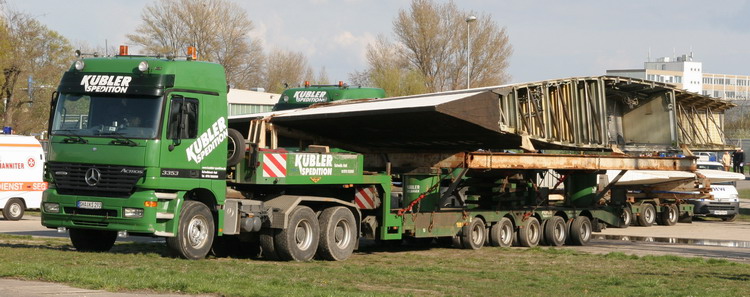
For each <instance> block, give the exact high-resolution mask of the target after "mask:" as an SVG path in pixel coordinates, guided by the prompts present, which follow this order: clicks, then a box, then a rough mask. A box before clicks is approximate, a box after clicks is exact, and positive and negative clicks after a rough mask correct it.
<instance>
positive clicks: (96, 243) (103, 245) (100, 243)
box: [68, 229, 117, 252]
mask: <svg viewBox="0 0 750 297" xmlns="http://www.w3.org/2000/svg"><path fill="white" fill-rule="evenodd" d="M68 232H69V235H70V242H72V243H73V246H74V247H75V248H76V250H78V251H79V252H106V251H109V249H111V248H112V246H113V245H114V244H115V240H117V232H116V231H106V230H89V229H70V230H69V231H68Z"/></svg>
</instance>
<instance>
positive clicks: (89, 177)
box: [83, 168, 102, 187]
mask: <svg viewBox="0 0 750 297" xmlns="http://www.w3.org/2000/svg"><path fill="white" fill-rule="evenodd" d="M101 178H102V173H101V171H99V169H96V168H89V170H86V175H85V176H84V177H83V179H84V180H85V181H86V184H88V185H89V186H92V187H93V186H96V184H97V183H99V180H100V179H101Z"/></svg>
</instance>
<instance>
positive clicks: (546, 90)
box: [230, 76, 735, 153]
mask: <svg viewBox="0 0 750 297" xmlns="http://www.w3.org/2000/svg"><path fill="white" fill-rule="evenodd" d="M734 106H735V105H734V104H732V103H729V102H726V101H722V100H719V99H714V98H711V97H707V96H703V95H700V94H696V93H690V92H687V91H685V90H682V89H677V88H675V87H674V86H673V85H670V84H665V83H659V82H653V81H646V80H640V79H633V78H624V77H613V76H597V77H574V78H565V79H555V80H547V81H540V82H533V83H521V84H510V85H502V86H496V87H486V88H476V89H469V90H461V91H451V92H442V93H434V94H423V95H415V96H406V97H394V98H385V99H363V100H351V101H339V102H335V103H332V104H322V105H316V106H312V107H310V108H306V109H300V110H291V111H281V112H272V113H267V114H265V115H263V116H265V117H266V122H267V123H268V124H269V127H273V129H274V130H275V132H278V134H279V135H282V136H290V137H294V138H302V139H307V140H308V141H311V142H313V143H322V144H326V145H332V146H336V147H340V148H344V149H349V150H353V151H357V152H362V153H399V152H403V153H408V152H439V151H444V152H458V151H499V150H505V149H518V148H520V147H522V146H524V147H526V146H527V144H529V143H530V144H531V145H532V146H533V148H534V149H547V150H549V149H554V150H596V151H608V150H612V149H615V150H617V149H619V150H623V151H631V152H645V151H649V152H653V151H678V150H681V147H682V146H686V147H688V148H689V149H692V150H727V149H731V148H732V147H730V146H728V145H727V144H725V142H724V135H723V132H722V131H723V118H724V112H725V111H726V110H727V109H729V108H732V107H734ZM258 117H259V116H258V115H249V116H239V117H232V118H230V125H235V126H236V127H247V123H248V122H249V121H250V120H253V119H258ZM243 130H246V128H245V129H243ZM243 132H244V131H243Z"/></svg>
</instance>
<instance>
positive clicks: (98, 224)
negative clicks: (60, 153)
mask: <svg viewBox="0 0 750 297" xmlns="http://www.w3.org/2000/svg"><path fill="white" fill-rule="evenodd" d="M175 200H178V199H175ZM78 201H92V202H101V205H102V207H101V209H84V208H78V207H77V202H78ZM153 201H158V199H157V197H156V194H155V192H154V191H153V190H147V191H136V192H135V193H133V195H131V196H130V197H129V198H110V197H93V196H81V195H62V194H59V193H58V192H57V190H56V189H48V190H47V191H45V192H44V195H43V197H42V206H41V212H42V225H43V226H45V227H48V228H58V227H66V228H83V229H96V230H111V231H128V233H133V234H144V235H148V234H154V233H156V232H173V230H171V229H173V228H174V226H172V225H173V224H171V221H172V219H173V217H170V218H169V219H157V212H162V213H171V211H169V209H170V208H171V209H175V208H174V207H175V205H174V203H176V202H172V201H159V202H158V203H157V206H156V207H146V206H145V204H146V202H153ZM173 201H174V200H173ZM45 203H58V204H59V205H60V212H59V213H49V212H47V211H46V209H45V207H44V205H45ZM124 208H141V209H143V217H141V218H126V217H124V216H123V209H124Z"/></svg>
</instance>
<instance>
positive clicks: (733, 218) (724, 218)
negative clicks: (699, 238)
mask: <svg viewBox="0 0 750 297" xmlns="http://www.w3.org/2000/svg"><path fill="white" fill-rule="evenodd" d="M736 219H737V214H733V215H731V216H725V217H721V220H722V221H724V222H734V220H736Z"/></svg>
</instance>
